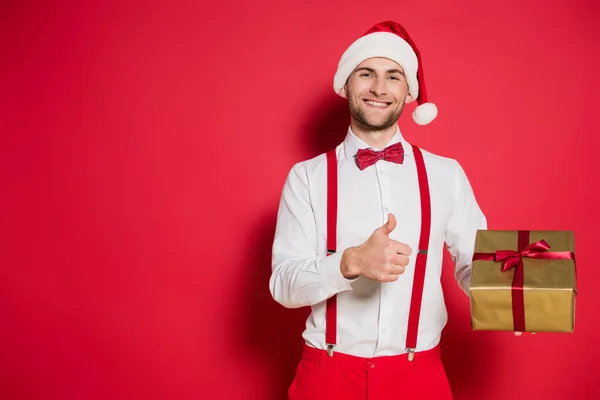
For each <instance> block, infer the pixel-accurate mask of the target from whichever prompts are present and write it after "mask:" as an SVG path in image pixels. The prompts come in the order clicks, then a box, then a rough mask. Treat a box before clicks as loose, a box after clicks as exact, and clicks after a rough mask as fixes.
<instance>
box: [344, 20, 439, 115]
mask: <svg viewBox="0 0 600 400" xmlns="http://www.w3.org/2000/svg"><path fill="white" fill-rule="evenodd" d="M373 57H382V58H388V59H390V60H393V61H395V62H397V63H398V64H400V66H401V67H402V69H404V74H405V75H406V80H407V81H408V92H409V94H410V95H411V96H412V98H413V99H416V100H417V104H418V106H417V108H416V109H415V111H414V112H413V119H414V120H415V122H416V123H417V124H419V125H426V124H428V123H430V122H431V121H433V120H434V119H435V117H436V116H437V113H438V110H437V107H436V105H435V104H433V103H429V102H427V91H426V90H425V80H424V78H423V63H422V62H421V54H420V53H419V50H418V49H417V46H415V43H414V42H413V41H412V39H411V38H410V36H408V33H407V32H406V30H405V29H404V28H403V27H402V26H401V25H400V24H398V23H396V22H393V21H385V22H381V23H379V24H377V25H375V26H373V27H372V28H371V29H369V30H368V31H367V32H365V33H364V34H363V36H362V37H360V38H359V39H357V40H356V41H355V42H354V43H352V44H351V45H350V47H349V48H348V49H347V50H346V51H345V52H344V54H343V55H342V58H341V59H340V62H339V64H338V69H337V71H336V73H335V77H334V78H333V88H334V90H335V92H336V93H337V94H339V95H341V90H342V89H343V88H344V86H345V85H346V81H347V80H348V77H349V76H350V74H352V72H353V71H354V69H355V68H356V67H357V66H358V65H359V64H360V63H361V62H363V61H364V60H366V59H368V58H373Z"/></svg>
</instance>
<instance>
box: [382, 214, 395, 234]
mask: <svg viewBox="0 0 600 400" xmlns="http://www.w3.org/2000/svg"><path fill="white" fill-rule="evenodd" d="M381 228H382V229H383V233H385V234H386V235H389V234H390V233H392V231H393V230H394V229H395V228H396V217H394V214H392V213H390V214H389V215H388V220H387V222H386V223H385V225H383V226H382V227H381Z"/></svg>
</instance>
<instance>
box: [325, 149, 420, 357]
mask: <svg viewBox="0 0 600 400" xmlns="http://www.w3.org/2000/svg"><path fill="white" fill-rule="evenodd" d="M412 148H413V153H414V156H415V163H416V165H417V177H418V180H419V194H420V197H421V235H420V238H419V248H418V250H417V260H416V264H415V275H414V279H413V288H412V296H411V300H410V311H409V315H408V329H407V334H406V351H407V352H408V359H409V361H412V360H413V359H414V355H415V354H414V352H415V349H416V347H417V333H418V330H419V317H420V315H421V302H422V299H423V286H424V284H425V268H426V266H427V249H428V246H429V234H430V230H431V199H430V196H429V182H428V180H427V170H426V168H425V162H424V161H423V154H422V153H421V150H420V149H419V148H418V147H417V146H412ZM337 178H338V177H337V156H336V153H335V150H330V151H328V152H327V255H328V256H329V255H331V254H333V253H335V251H336V238H337V201H338V179H337ZM326 316H327V317H326V326H325V342H326V344H327V354H329V356H332V355H333V348H334V347H335V345H336V343H337V342H336V340H337V337H336V335H337V333H336V331H337V329H336V328H337V296H336V295H334V296H332V297H330V298H329V299H327V311H326Z"/></svg>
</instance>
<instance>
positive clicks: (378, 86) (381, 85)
mask: <svg viewBox="0 0 600 400" xmlns="http://www.w3.org/2000/svg"><path fill="white" fill-rule="evenodd" d="M371 93H373V94H375V95H377V96H382V95H385V94H386V87H385V78H384V77H377V78H375V79H374V80H373V84H372V85H371Z"/></svg>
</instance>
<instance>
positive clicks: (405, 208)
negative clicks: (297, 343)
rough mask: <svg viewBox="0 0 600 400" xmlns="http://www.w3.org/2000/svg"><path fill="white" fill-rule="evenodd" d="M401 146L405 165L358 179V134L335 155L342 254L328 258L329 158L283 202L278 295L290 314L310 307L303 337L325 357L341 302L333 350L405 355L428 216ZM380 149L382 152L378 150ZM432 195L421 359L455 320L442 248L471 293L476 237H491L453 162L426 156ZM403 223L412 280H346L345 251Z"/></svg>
mask: <svg viewBox="0 0 600 400" xmlns="http://www.w3.org/2000/svg"><path fill="white" fill-rule="evenodd" d="M397 142H402V145H403V146H404V151H405V157H404V162H403V163H402V164H395V163H392V162H388V161H384V160H379V161H377V163H376V164H374V165H372V166H370V167H368V168H366V169H364V170H362V171H361V170H360V169H359V168H358V167H357V165H356V160H355V156H356V153H357V151H358V149H361V148H369V147H370V146H368V145H367V144H366V143H365V142H363V141H362V140H361V139H359V138H358V137H357V136H356V135H355V134H354V133H353V132H352V130H351V129H348V133H347V135H346V138H345V140H344V141H343V142H342V143H341V144H339V145H338V146H337V147H336V154H337V163H338V171H339V172H338V182H339V183H338V193H339V195H338V219H337V224H338V229H337V252H336V253H335V254H333V255H331V256H327V237H326V236H327V218H326V215H327V160H326V155H325V154H321V155H319V156H317V157H315V158H313V159H310V160H307V161H303V162H299V163H297V164H296V165H294V166H293V168H292V170H291V171H290V173H289V175H288V177H287V179H286V182H285V185H284V188H283V192H282V196H281V202H280V205H279V211H278V216H277V227H276V232H275V239H274V243H273V258H272V275H271V279H270V283H269V286H270V290H271V294H272V296H273V298H274V299H275V300H276V301H277V302H279V303H280V304H282V305H283V306H285V307H288V308H297V307H303V306H311V307H312V312H311V314H310V316H309V318H308V319H307V321H306V329H305V331H304V333H303V335H302V336H303V338H304V340H305V342H306V343H307V344H308V345H309V346H313V347H316V348H319V349H325V348H326V344H325V304H326V300H327V299H328V298H329V297H331V296H333V295H335V294H337V296H338V299H337V302H338V306H337V309H338V312H337V314H338V315H337V346H336V347H335V351H337V352H342V353H347V354H352V355H356V356H361V357H374V356H383V355H396V354H402V353H405V352H406V329H407V324H408V314H409V304H410V298H411V293H412V282H413V275H414V267H415V258H416V253H417V247H418V243H419V237H420V226H421V207H420V198H419V185H418V181H417V170H416V165H415V159H414V156H413V150H412V147H411V145H410V144H408V143H407V142H406V141H405V140H404V138H403V137H402V134H401V133H400V131H399V130H398V131H397V132H396V134H395V135H394V137H393V138H392V140H391V141H390V142H389V143H388V145H391V144H394V143H397ZM376 150H379V149H376ZM422 153H423V158H424V161H425V166H426V168H427V176H428V179H429V187H430V193H431V221H432V226H431V236H430V240H429V249H428V255H427V270H426V276H425V285H424V292H423V303H422V308H421V316H420V322H419V330H418V338H417V348H416V351H417V352H418V351H423V350H428V349H431V348H433V347H435V346H436V345H437V344H438V343H439V340H440V335H441V331H442V328H443V327H444V326H445V324H446V321H447V311H446V306H445V303H444V297H443V293H442V287H441V282H440V276H441V271H442V255H443V246H444V242H445V243H446V245H447V246H448V250H449V251H450V254H451V255H452V259H453V260H454V262H455V265H456V266H455V277H456V280H457V281H458V283H459V285H460V286H461V287H462V289H463V290H464V291H465V292H466V293H468V285H469V282H470V276H471V259H472V256H473V250H474V242H475V233H476V231H477V230H478V229H487V222H486V218H485V216H484V215H483V213H482V211H481V209H480V207H479V205H478V204H477V202H476V200H475V196H474V194H473V191H472V189H471V185H470V183H469V181H468V179H467V177H466V175H465V173H464V171H463V169H462V167H461V166H460V164H459V163H458V162H457V161H456V160H453V159H450V158H445V157H441V156H438V155H434V154H432V153H429V152H427V151H425V150H422ZM388 213H393V214H394V216H395V217H396V221H397V225H396V229H395V230H394V231H393V232H392V233H391V234H390V238H391V239H394V240H397V241H399V242H402V243H406V244H408V245H409V246H410V247H411V249H412V255H411V256H410V257H409V259H410V262H409V264H408V266H407V267H406V271H405V272H404V274H402V275H400V276H399V279H398V280H397V281H395V282H389V283H380V282H376V281H372V280H369V279H367V278H365V277H364V276H360V277H359V278H357V279H352V280H349V279H346V278H344V276H343V275H342V274H341V272H340V260H341V257H342V254H343V252H344V250H345V249H347V248H349V247H353V246H358V245H360V244H362V243H364V242H365V241H366V240H367V239H368V238H369V236H370V235H371V234H372V233H373V231H374V230H375V229H377V228H379V227H380V226H382V225H383V224H384V223H386V222H387V215H388Z"/></svg>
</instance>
